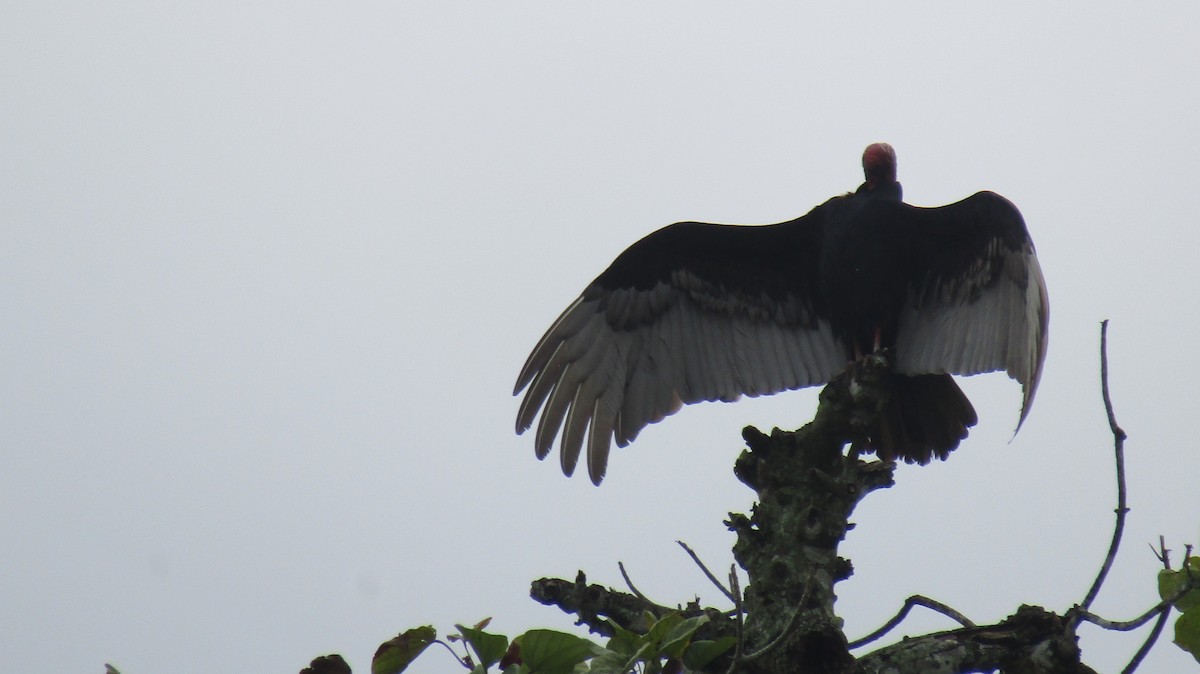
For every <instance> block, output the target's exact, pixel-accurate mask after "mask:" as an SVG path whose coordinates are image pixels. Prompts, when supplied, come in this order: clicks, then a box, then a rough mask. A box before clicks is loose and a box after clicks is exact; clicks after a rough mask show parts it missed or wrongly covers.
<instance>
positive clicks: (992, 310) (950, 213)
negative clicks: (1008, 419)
mask: <svg viewBox="0 0 1200 674" xmlns="http://www.w3.org/2000/svg"><path fill="white" fill-rule="evenodd" d="M907 208H908V209H909V210H908V214H909V217H908V218H907V219H906V220H905V221H904V223H903V226H905V227H907V228H908V231H906V232H905V236H906V237H907V238H908V239H909V240H910V241H911V246H912V251H911V253H912V254H911V255H910V260H911V261H912V262H911V266H910V269H911V270H912V271H911V273H910V274H909V283H908V295H907V299H906V301H905V304H904V307H903V309H902V310H901V313H900V317H899V329H898V331H897V332H898V338H897V343H896V369H897V371H899V372H901V373H905V374H936V373H951V374H961V375H971V374H979V373H982V372H993V371H996V370H1004V371H1005V372H1007V373H1008V375H1009V376H1010V377H1012V378H1013V379H1015V380H1017V381H1018V382H1020V383H1021V385H1022V390H1023V393H1024V396H1023V401H1022V405H1021V416H1020V420H1019V421H1018V423H1017V428H1018V429H1019V428H1020V425H1021V423H1023V422H1024V421H1025V417H1026V416H1027V415H1028V414H1029V410H1030V407H1031V405H1032V404H1033V398H1034V394H1035V393H1036V392H1037V385H1038V381H1039V380H1040V378H1041V372H1042V363H1043V362H1044V360H1045V356H1046V344H1047V336H1048V327H1049V317H1050V301H1049V297H1048V295H1047V292H1046V282H1045V279H1044V277H1043V276H1042V269H1041V265H1040V264H1039V262H1038V259H1037V254H1036V252H1035V251H1034V247H1033V242H1032V240H1031V239H1030V238H1029V233H1028V231H1027V230H1026V228H1025V222H1024V220H1023V219H1022V218H1021V214H1020V212H1018V211H1017V209H1016V207H1015V206H1013V205H1012V204H1011V203H1010V202H1009V201H1008V200H1006V199H1004V198H1003V197H1000V196H999V195H996V194H992V193H990V192H981V193H979V194H976V195H974V196H972V197H969V198H967V199H964V200H963V201H960V202H958V203H956V204H951V205H949V206H943V207H941V208H928V209H927V208H915V207H907Z"/></svg>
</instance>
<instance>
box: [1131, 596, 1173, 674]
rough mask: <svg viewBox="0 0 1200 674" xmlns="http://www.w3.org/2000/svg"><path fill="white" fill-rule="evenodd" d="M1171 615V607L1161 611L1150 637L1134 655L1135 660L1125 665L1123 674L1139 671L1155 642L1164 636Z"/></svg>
mask: <svg viewBox="0 0 1200 674" xmlns="http://www.w3.org/2000/svg"><path fill="white" fill-rule="evenodd" d="M1170 615H1171V609H1170V608H1169V607H1168V608H1164V609H1163V610H1161V611H1159V613H1158V620H1157V621H1155V623H1154V628H1153V629H1151V630H1150V635H1149V636H1147V637H1146V640H1145V641H1144V642H1142V647H1141V648H1139V649H1138V651H1137V653H1134V654H1133V658H1132V659H1131V660H1130V661H1129V664H1127V665H1125V669H1122V670H1121V674H1133V673H1134V672H1135V671H1137V668H1138V665H1140V664H1142V660H1143V659H1145V657H1146V654H1147V653H1149V652H1150V649H1151V648H1154V644H1155V642H1157V641H1158V635H1160V634H1162V631H1163V626H1164V625H1166V624H1167V618H1168V617H1170Z"/></svg>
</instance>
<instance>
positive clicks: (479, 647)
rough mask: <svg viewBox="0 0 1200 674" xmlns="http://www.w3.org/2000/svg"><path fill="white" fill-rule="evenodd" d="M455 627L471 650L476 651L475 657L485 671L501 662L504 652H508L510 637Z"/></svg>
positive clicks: (459, 626)
mask: <svg viewBox="0 0 1200 674" xmlns="http://www.w3.org/2000/svg"><path fill="white" fill-rule="evenodd" d="M455 627H457V628H458V631H459V633H461V634H462V637H463V641H466V642H467V643H468V644H470V646H471V650H473V651H475V656H476V657H477V658H478V659H479V664H480V665H482V666H483V668H484V669H487V668H488V667H491V666H492V665H494V664H496V663H497V662H500V658H502V657H504V652H505V651H507V650H508V637H506V636H504V635H503V634H489V633H487V632H484V631H483V630H481V629H477V628H474V627H463V626H462V625H455Z"/></svg>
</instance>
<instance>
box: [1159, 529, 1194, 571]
mask: <svg viewBox="0 0 1200 674" xmlns="http://www.w3.org/2000/svg"><path fill="white" fill-rule="evenodd" d="M1150 552H1152V553H1154V558H1155V559H1157V560H1158V561H1160V562H1162V565H1163V568H1164V569H1166V570H1167V571H1170V570H1171V551H1170V550H1168V549H1167V539H1166V537H1165V536H1163V535H1162V534H1159V536H1158V549H1157V550H1155V549H1154V546H1153V545H1151V546H1150ZM1185 559H1186V557H1185Z"/></svg>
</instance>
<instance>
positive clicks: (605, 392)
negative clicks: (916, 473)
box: [513, 143, 1050, 485]
mask: <svg viewBox="0 0 1200 674" xmlns="http://www.w3.org/2000/svg"><path fill="white" fill-rule="evenodd" d="M863 172H864V173H865V175H866V180H865V182H864V183H863V184H862V185H861V186H860V187H859V188H858V189H857V190H855V191H854V192H853V193H852V194H845V195H842V196H838V197H834V198H832V199H830V200H829V201H826V202H825V203H823V204H821V205H820V206H817V207H816V208H814V209H813V210H812V211H810V212H809V213H808V214H807V215H804V216H802V217H799V218H796V219H795V220H791V221H788V222H783V223H779V224H775V225H760V226H740V225H710V224H704V223H699V222H680V223H676V224H674V225H670V226H668V227H664V228H662V229H660V230H658V231H656V232H654V233H653V234H650V235H649V236H647V237H645V238H644V239H642V240H641V241H638V242H637V243H635V244H633V245H632V246H630V247H629V249H628V250H626V251H625V252H624V253H621V255H620V256H618V257H617V259H616V260H614V261H613V263H612V264H611V265H610V266H609V267H608V269H606V270H605V271H604V273H602V274H600V276H599V277H597V278H596V280H595V281H592V283H591V284H589V285H588V286H587V287H586V288H584V290H583V294H582V295H580V296H579V298H578V299H577V300H575V301H574V302H573V303H572V304H571V306H569V307H567V309H566V311H564V312H563V313H562V315H561V316H559V317H558V320H556V321H554V324H553V325H551V326H550V329H549V330H547V331H546V334H545V335H543V336H542V339H541V341H539V342H538V344H537V346H536V347H534V349H533V352H532V353H531V354H530V355H529V359H528V360H526V361H525V366H524V367H523V368H522V369H521V374H520V376H519V377H518V378H517V384H516V387H515V389H514V391H513V395H517V394H519V393H520V392H521V390H522V389H525V388H526V387H528V391H527V392H526V394H525V398H524V401H523V402H522V403H521V407H520V410H519V411H518V413H517V433H522V432H524V431H526V430H528V429H529V428H530V426H531V425H532V424H533V420H534V417H535V416H537V415H538V412H539V410H540V411H541V419H540V421H539V422H538V428H537V433H536V436H535V440H534V447H535V450H536V452H537V456H538V458H539V459H543V458H545V457H546V455H547V454H549V452H550V448H551V445H552V444H553V442H554V438H555V436H556V435H558V434H559V432H560V428H561V435H562V442H561V459H562V469H563V472H564V473H565V474H567V475H571V473H572V472H574V470H575V466H576V463H577V462H578V460H579V454H580V451H581V449H582V448H583V446H584V445H585V444H586V446H587V464H588V474H589V475H590V476H591V478H592V482H594V483H595V484H597V485H598V484H600V481H601V480H603V479H604V472H605V469H606V466H607V463H608V452H609V446H610V443H611V442H612V440H613V439H614V438H615V439H616V441H617V445H619V446H622V447H623V446H625V445H627V444H629V443H630V442H632V441H633V439H634V438H636V437H637V434H638V432H639V431H641V429H642V428H644V427H645V426H646V425H647V424H651V423H654V422H656V421H659V420H661V419H662V418H663V417H665V416H667V415H669V414H673V413H674V412H676V411H678V410H679V408H680V406H681V405H682V404H683V403H695V402H700V401H702V400H723V401H733V400H736V399H737V398H739V397H740V396H742V395H748V396H759V395H766V394H771V393H777V392H779V391H785V390H789V389H798V388H802V387H805V386H814V385H816V384H822V383H825V382H827V381H829V379H830V378H831V377H833V376H834V375H835V374H837V373H838V372H840V371H841V370H842V369H844V368H845V367H846V365H847V363H848V361H849V360H851V359H853V358H856V357H858V356H860V355H862V354H864V353H869V352H873V351H876V350H879V349H889V350H891V352H892V359H891V362H892V365H893V370H894V372H895V374H894V375H893V376H892V378H891V385H892V393H891V396H890V402H889V403H888V405H887V406H886V407H885V409H884V410H883V411H882V412H881V414H880V419H879V421H878V425H877V427H876V428H875V429H874V430H873V431H872V432H871V433H870V437H869V438H868V440H867V448H869V449H874V450H875V451H876V453H877V454H878V455H879V456H881V457H882V458H893V457H894V458H900V459H904V460H905V461H908V462H918V463H927V462H928V461H929V460H930V459H931V458H932V457H934V456H936V457H938V458H941V459H944V458H946V456H947V455H948V454H949V452H950V451H951V450H953V449H954V448H956V447H957V446H958V443H959V441H960V440H962V439H963V438H965V437H966V436H967V428H969V427H970V426H973V425H974V424H975V422H976V421H977V418H976V416H975V410H974V409H973V408H972V407H971V403H970V401H968V400H967V398H966V396H965V395H964V394H963V392H962V390H961V389H959V388H958V385H957V384H955V383H954V380H953V378H951V376H950V375H951V374H960V375H970V374H977V373H980V372H992V371H996V370H1004V371H1006V372H1007V373H1008V375H1009V376H1010V377H1012V378H1013V379H1016V380H1017V381H1018V382H1020V383H1021V385H1022V389H1023V392H1024V400H1023V403H1022V406H1021V416H1020V420H1019V421H1018V423H1017V428H1018V429H1020V426H1021V423H1022V422H1024V421H1025V417H1026V415H1028V414H1029V408H1030V405H1031V404H1032V403H1033V396H1034V393H1035V392H1036V391H1037V385H1038V378H1039V377H1040V376H1041V371H1042V361H1043V359H1044V357H1045V354H1046V336H1047V322H1048V319H1049V311H1050V307H1049V300H1048V298H1047V295H1046V284H1045V281H1044V280H1043V278H1042V270H1041V267H1040V265H1039V264H1038V260H1037V256H1036V254H1035V253H1034V248H1033V241H1031V240H1030V238H1029V232H1028V231H1027V230H1026V229H1025V222H1024V220H1023V219H1022V217H1021V214H1020V212H1019V211H1018V210H1017V209H1016V207H1015V206H1013V204H1012V203H1011V202H1009V201H1008V200H1007V199H1005V198H1004V197H1001V196H999V195H997V194H995V193H993V192H980V193H978V194H975V195H974V196H971V197H968V198H966V199H963V200H962V201H959V202H957V203H954V204H950V205H948V206H941V207H938V208H921V207H917V206H910V205H908V204H906V203H904V202H903V200H902V198H901V189H900V183H898V182H896V153H895V151H894V150H893V149H892V147H891V146H890V145H887V144H886V143H876V144H874V145H871V146H869V147H868V148H867V149H866V152H864V153H863ZM585 431H586V433H585Z"/></svg>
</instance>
